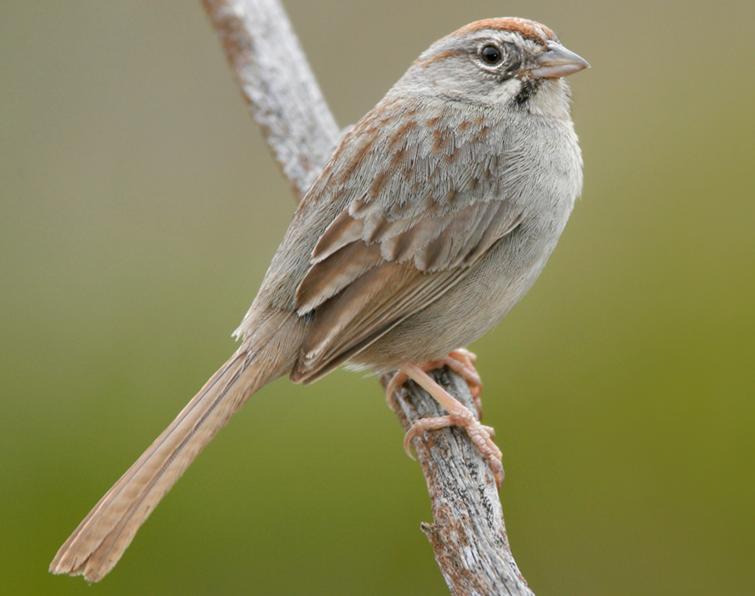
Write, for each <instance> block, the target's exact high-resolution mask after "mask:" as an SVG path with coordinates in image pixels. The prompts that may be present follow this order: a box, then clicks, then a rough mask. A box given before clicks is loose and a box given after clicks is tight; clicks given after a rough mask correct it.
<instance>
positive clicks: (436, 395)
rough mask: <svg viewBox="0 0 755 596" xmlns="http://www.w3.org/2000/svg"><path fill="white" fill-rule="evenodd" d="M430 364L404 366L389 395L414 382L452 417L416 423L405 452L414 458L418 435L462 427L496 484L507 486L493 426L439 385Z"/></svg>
mask: <svg viewBox="0 0 755 596" xmlns="http://www.w3.org/2000/svg"><path fill="white" fill-rule="evenodd" d="M427 364H434V366H431V367H430V370H432V369H433V368H438V366H437V362H435V363H427ZM427 364H423V365H422V366H417V365H415V364H407V365H405V366H402V367H401V368H400V369H399V371H398V372H397V373H396V375H395V376H394V377H393V379H391V382H390V383H389V384H388V390H389V391H390V392H391V393H390V394H389V395H393V391H395V390H396V389H397V388H398V387H400V386H401V385H403V384H404V383H405V382H406V381H407V380H408V379H411V380H412V381H414V382H415V383H417V384H418V385H419V386H420V387H422V388H423V389H424V390H425V391H427V392H428V393H429V394H430V395H431V396H432V397H433V399H435V401H437V402H438V403H439V404H440V405H441V406H442V407H443V408H444V409H445V410H446V412H448V414H446V415H445V416H436V417H433V418H423V419H422V420H418V421H417V422H415V423H414V424H413V425H412V427H411V428H410V429H409V431H408V432H407V433H406V436H405V437H404V449H406V451H407V453H408V454H409V456H410V457H412V454H411V443H412V441H413V440H414V438H415V437H417V436H418V435H420V434H422V433H424V432H426V431H430V430H438V429H441V428H447V427H449V426H459V427H461V428H463V429H464V430H465V431H466V433H467V435H468V436H469V438H470V439H471V441H472V444H473V445H474V446H475V447H476V448H477V450H478V451H479V452H480V453H481V454H482V456H483V457H484V458H485V461H486V462H487V463H488V466H490V469H491V471H492V472H493V476H494V477H495V479H496V482H497V483H498V485H499V486H500V484H501V483H502V482H503V463H502V462H501V450H500V449H499V448H498V446H497V445H496V444H495V442H494V441H493V436H494V430H493V429H492V428H491V427H489V426H485V425H483V424H481V423H480V421H479V420H478V419H477V418H475V416H474V414H473V413H472V412H470V411H469V409H468V408H466V407H465V406H464V405H463V404H462V403H460V402H459V401H458V400H457V399H456V398H455V397H454V396H452V395H451V394H450V393H448V392H447V391H446V390H445V389H443V387H441V386H440V385H438V383H436V382H435V381H434V380H433V379H432V378H431V377H430V376H429V375H428V374H427V373H426V372H425V370H424V369H425V368H427Z"/></svg>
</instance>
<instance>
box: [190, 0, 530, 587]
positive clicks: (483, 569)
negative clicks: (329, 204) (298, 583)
mask: <svg viewBox="0 0 755 596" xmlns="http://www.w3.org/2000/svg"><path fill="white" fill-rule="evenodd" d="M202 1H203V4H204V7H205V10H206V11H207V13H208V15H209V17H210V20H211V21H212V24H213V26H214V27H215V29H216V31H217V33H218V35H219V36H220V40H221V43H222V45H223V49H224V51H225V54H226V58H227V59H228V62H229V63H230V65H231V69H232V70H233V72H234V74H235V75H236V78H237V80H238V82H239V84H240V86H241V92H242V94H243V96H244V98H245V99H246V101H247V103H248V104H249V106H250V108H251V113H252V116H253V117H254V119H255V121H256V122H257V123H258V124H259V125H260V126H261V127H262V130H263V132H264V134H265V137H266V139H267V142H268V145H269V146H270V149H271V150H272V152H273V154H274V156H275V158H276V160H277V161H278V163H279V164H280V166H281V168H282V170H283V174H284V175H285V176H286V178H287V179H288V180H289V181H290V182H291V184H292V186H293V188H294V191H295V195H296V197H297V199H300V198H301V197H302V196H303V195H304V193H305V192H306V189H307V188H308V187H309V185H310V184H311V183H312V181H313V180H314V179H315V178H316V176H317V174H318V173H319V171H320V169H321V168H322V166H323V165H324V164H325V162H326V160H327V159H328V157H329V156H330V153H331V151H332V149H333V147H334V145H335V143H336V141H337V139H338V137H339V135H340V130H339V128H338V126H337V124H336V121H335V119H334V118H333V115H332V114H331V112H330V110H329V109H328V106H327V105H326V103H325V100H324V99H323V96H322V93H321V92H320V89H319V87H318V85H317V82H316V81H315V78H314V75H313V74H312V70H311V69H310V67H309V64H308V63H307V60H306V57H305V55H304V52H303V51H302V49H301V46H300V45H299V42H298V40H297V38H296V35H295V34H294V32H293V30H292V28H291V25H290V23H289V21H288V18H287V17H286V14H285V12H284V10H283V7H282V6H281V4H280V2H279V0H202ZM281 56H286V60H285V63H284V64H282V63H281V62H280V57H281ZM432 375H433V376H434V378H435V379H436V380H437V381H438V382H439V383H440V384H441V385H442V386H443V387H445V388H446V389H447V390H448V391H449V392H450V393H451V394H452V395H454V396H455V397H456V398H457V399H459V400H460V401H461V402H462V403H464V404H465V405H466V406H468V407H472V396H471V394H470V392H469V389H468V387H467V384H466V383H465V382H464V381H463V380H462V379H461V378H460V377H458V376H456V375H455V374H453V373H451V372H450V371H449V370H448V369H442V370H438V371H434V372H433V373H432ZM383 383H384V384H385V383H386V379H383ZM398 393H399V395H396V404H397V412H396V413H397V415H398V417H399V420H400V422H401V424H402V426H403V427H404V429H405V430H407V429H408V428H409V427H410V426H411V425H412V424H413V423H414V422H415V421H417V420H419V419H420V418H424V417H428V416H438V415H440V414H442V413H443V412H442V411H441V409H440V407H439V406H438V405H437V403H436V402H435V400H434V399H432V398H431V397H430V396H429V395H428V394H427V393H425V392H424V391H423V390H422V389H420V388H419V387H418V386H417V385H415V384H414V383H411V382H410V383H407V384H406V385H405V387H404V388H403V389H402V390H400V391H399V392H398ZM414 446H415V448H416V450H417V459H418V460H419V463H420V465H421V467H422V472H423V473H424V475H425V479H426V482H427V488H428V493H429V495H430V499H431V503H432V514H433V523H432V524H426V523H423V524H422V525H421V528H422V531H423V532H424V533H425V535H426V536H427V537H428V539H429V540H430V543H431V545H432V547H433V551H434V553H435V560H436V562H437V563H438V566H439V568H440V570H441V573H442V574H443V577H444V579H445V580H446V583H447V584H448V587H449V589H450V590H451V592H452V593H453V594H460V595H461V594H464V595H466V594H479V595H487V594H511V595H517V596H518V595H531V594H532V592H531V591H530V589H529V587H528V586H527V583H526V581H525V580H524V578H523V577H522V575H521V573H520V572H519V569H518V567H517V566H516V562H515V561H514V557H513V555H512V554H511V549H510V547H509V542H508V538H507V535H506V528H505V526H504V522H503V513H502V510H501V504H500V500H499V497H498V492H497V489H496V485H495V481H494V479H493V476H492V474H491V472H490V470H489V469H488V466H487V464H486V463H485V462H484V461H483V459H482V458H481V457H480V455H479V453H478V452H477V450H476V449H475V448H474V447H473V446H472V444H471V442H470V441H469V439H468V438H467V436H466V434H465V433H463V432H461V431H460V430H459V429H455V428H453V429H444V430H440V431H435V432H432V433H427V434H426V435H425V436H424V437H421V438H417V439H415V440H414Z"/></svg>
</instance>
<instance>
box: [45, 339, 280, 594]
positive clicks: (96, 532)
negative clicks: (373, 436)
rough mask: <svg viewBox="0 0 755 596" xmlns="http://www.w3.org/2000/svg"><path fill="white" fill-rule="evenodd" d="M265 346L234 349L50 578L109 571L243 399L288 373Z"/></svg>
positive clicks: (73, 539) (86, 525)
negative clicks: (235, 350) (59, 575)
mask: <svg viewBox="0 0 755 596" xmlns="http://www.w3.org/2000/svg"><path fill="white" fill-rule="evenodd" d="M279 330H280V329H279ZM275 335H278V337H280V335H279V334H278V333H275ZM284 335H285V334H284ZM289 339H290V338H289ZM264 343H267V342H264ZM271 343H274V344H277V345H273V346H267V347H269V348H272V349H271V350H267V349H266V350H262V351H260V350H258V351H256V352H250V351H248V350H247V349H245V348H244V347H242V348H240V349H239V350H238V351H237V352H236V353H235V354H234V355H233V356H232V357H231V358H230V359H229V360H228V361H227V362H226V363H225V364H224V365H223V366H222V367H221V368H220V369H219V370H218V371H217V372H216V373H215V374H214V375H213V376H212V377H211V378H210V379H209V380H208V381H207V383H205V385H204V387H202V389H201V390H200V391H199V393H197V395H196V396H195V397H194V398H193V399H192V400H191V401H190V402H189V403H188V404H187V405H186V407H185V408H184V409H183V410H181V412H180V413H179V414H178V416H177V417H176V418H175V420H173V422H172V423H171V424H170V425H169V426H168V428H166V429H165V430H164V431H163V432H162V433H161V434H160V436H159V437H157V439H155V441H154V442H153V443H152V445H150V447H149V448H148V449H147V450H146V451H145V452H144V453H143V454H142V455H141V457H139V459H138V460H137V461H136V462H135V463H134V464H133V465H132V466H131V467H130V468H129V469H128V470H127V471H126V473H125V474H123V476H121V478H120V479H119V480H118V481H117V482H116V483H115V484H114V485H113V487H112V488H111V489H110V490H109V491H108V492H107V493H106V494H105V495H104V496H103V497H102V498H101V499H100V501H99V502H98V503H97V504H96V505H95V506H94V508H93V509H92V510H91V511H90V512H89V514H88V515H87V516H86V517H85V518H84V520H83V521H82V522H81V523H80V524H79V526H78V527H77V528H76V530H74V532H73V534H71V536H70V537H69V538H68V540H66V542H65V543H64V544H63V546H61V547H60V549H59V550H58V552H57V554H56V555H55V558H54V559H53V561H52V563H51V564H50V571H51V572H52V573H55V574H70V575H83V576H84V578H85V579H86V580H87V581H90V582H96V581H99V580H100V579H102V578H103V577H104V576H105V575H106V574H107V573H108V572H109V571H110V570H111V569H112V568H113V567H114V566H115V564H116V563H117V562H118V560H119V559H120V558H121V556H122V555H123V553H124V551H125V550H126V548H128V545H129V544H130V543H131V541H132V540H133V538H134V536H135V535H136V532H137V530H138V529H139V528H140V526H141V525H142V524H143V523H144V521H145V520H146V519H147V517H148V516H149V514H150V513H151V512H152V510H153V509H154V508H155V506H156V505H157V504H158V503H159V502H160V499H162V497H163V496H164V495H165V494H166V493H167V492H168V491H169V490H170V489H171V488H172V487H173V485H174V484H175V483H176V481H177V480H178V479H179V478H180V476H181V475H182V474H183V472H184V471H185V470H186V468H188V467H189V465H190V464H191V463H192V462H193V461H194V459H195V458H196V457H197V455H199V452H200V451H201V450H202V449H203V448H204V447H205V446H206V445H207V444H208V443H209V442H210V441H211V440H212V438H213V437H214V436H215V434H216V433H217V432H218V431H219V430H220V429H221V428H222V427H223V426H224V425H225V424H226V422H228V420H229V419H230V418H231V416H232V415H233V414H234V413H235V412H236V411H237V410H238V409H239V408H240V407H241V406H242V405H243V404H244V402H245V401H246V400H247V399H248V398H249V396H251V395H252V394H253V393H254V392H255V391H257V390H258V389H259V388H261V387H262V386H263V385H265V384H266V383H268V382H269V381H271V380H272V379H273V378H275V377H277V376H279V375H280V374H282V373H283V372H284V371H285V370H286V368H287V367H288V368H290V366H291V362H289V360H290V359H289V358H286V357H285V352H287V351H288V350H285V349H282V348H285V346H284V345H282V342H271ZM247 345H248V344H247Z"/></svg>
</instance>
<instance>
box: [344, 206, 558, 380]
mask: <svg viewBox="0 0 755 596" xmlns="http://www.w3.org/2000/svg"><path fill="white" fill-rule="evenodd" d="M569 210H570V209H569ZM566 218H568V213H566V214H565V215H564V217H563V223H564V224H565V222H566ZM535 223H537V222H535ZM547 223H548V225H545V226H543V225H535V226H533V228H529V229H528V228H526V227H522V228H520V229H517V230H515V231H514V232H513V233H512V234H511V235H510V236H507V237H505V238H503V239H502V240H501V241H500V242H499V243H498V244H497V245H495V246H494V247H493V248H492V249H491V250H490V251H489V252H488V254H487V255H485V256H484V257H483V258H482V259H481V260H480V261H479V262H478V263H476V264H475V265H474V266H473V267H472V270H471V271H470V273H469V275H468V276H467V277H465V278H463V279H462V280H461V281H460V282H459V283H458V284H457V285H456V286H454V287H453V288H451V289H450V290H448V291H447V292H446V293H445V294H443V295H442V296H441V297H439V298H438V299H437V300H436V301H435V302H433V303H432V304H430V305H429V306H428V307H427V308H425V309H424V310H422V311H420V312H418V313H416V314H414V315H412V316H411V317H409V318H408V319H406V320H405V321H403V322H402V323H400V324H399V325H397V326H396V327H395V328H394V329H392V330H391V331H389V332H388V333H387V334H386V335H384V336H383V337H381V338H380V339H378V340H377V341H376V342H375V343H373V344H372V345H370V346H369V347H368V348H366V349H365V350H364V351H363V352H361V353H360V354H358V355H356V356H355V357H354V358H353V362H354V363H355V364H357V365H361V366H366V367H368V368H371V369H373V370H376V371H378V372H384V371H388V370H393V369H395V368H397V367H398V366H399V365H401V364H402V363H406V362H424V361H427V360H434V359H436V358H440V357H442V356H444V355H446V354H448V353H449V352H450V351H451V350H454V349H456V348H459V347H463V346H466V345H467V344H469V343H470V342H472V341H474V340H476V339H478V338H479V337H481V336H482V335H484V334H485V333H487V332H488V331H489V330H490V329H491V328H492V327H494V326H495V325H497V324H498V323H499V322H500V321H501V320H502V319H503V317H505V316H506V314H507V313H508V312H509V311H510V310H511V309H512V308H513V307H514V305H515V304H516V303H517V302H518V301H519V300H520V299H521V298H522V296H524V294H525V293H526V292H527V290H529V288H530V287H531V286H532V284H533V283H534V282H535V280H536V279H537V277H538V276H539V275H540V272H541V271H542V269H543V267H544V266H545V263H546V261H547V260H548V257H549V256H550V254H551V252H552V250H553V248H554V246H555V244H556V241H557V240H558V236H559V235H560V233H561V230H562V229H563V225H562V224H558V225H552V223H553V222H547ZM548 228H550V229H548Z"/></svg>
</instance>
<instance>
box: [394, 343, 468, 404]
mask: <svg viewBox="0 0 755 596" xmlns="http://www.w3.org/2000/svg"><path fill="white" fill-rule="evenodd" d="M476 361H477V356H476V355H475V354H473V353H472V352H470V351H469V350H467V349H466V348H459V349H458V350H454V351H453V352H450V353H449V354H448V356H446V357H445V358H439V359H438V360H429V361H427V362H423V363H422V364H419V365H418V367H419V368H420V369H422V370H423V371H425V372H427V371H431V370H435V369H438V368H442V367H444V366H447V367H448V368H449V369H450V370H452V371H453V372H455V373H456V374H457V375H459V376H460V377H461V378H462V379H464V380H465V381H466V382H467V385H468V386H469V392H470V393H471V394H472V400H473V401H474V405H475V408H476V409H477V417H478V418H482V400H481V399H480V394H481V393H482V379H480V375H479V373H478V372H477V369H476V368H475V362H476ZM408 380H409V377H408V376H407V375H406V374H405V373H404V372H402V371H400V370H399V371H397V372H396V373H395V374H394V375H393V378H391V380H390V382H389V383H388V385H387V386H386V388H385V398H386V401H387V402H388V407H389V408H391V409H392V410H394V411H395V409H396V398H395V394H396V391H397V390H398V389H399V388H400V387H402V386H403V385H404V383H406V382H407V381H408Z"/></svg>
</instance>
